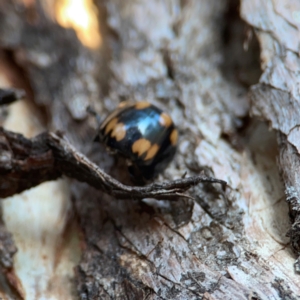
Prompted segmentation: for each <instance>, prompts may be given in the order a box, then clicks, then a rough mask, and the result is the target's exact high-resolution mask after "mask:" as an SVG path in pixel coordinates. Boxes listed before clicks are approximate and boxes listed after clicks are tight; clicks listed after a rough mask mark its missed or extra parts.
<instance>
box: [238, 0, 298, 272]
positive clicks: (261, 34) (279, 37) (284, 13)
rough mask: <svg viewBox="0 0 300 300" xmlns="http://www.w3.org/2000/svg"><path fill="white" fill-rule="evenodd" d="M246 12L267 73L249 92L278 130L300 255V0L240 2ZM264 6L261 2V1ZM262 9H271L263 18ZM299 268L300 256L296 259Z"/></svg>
mask: <svg viewBox="0 0 300 300" xmlns="http://www.w3.org/2000/svg"><path fill="white" fill-rule="evenodd" d="M241 4H242V5H241V14H242V17H243V18H244V19H245V20H246V21H247V22H248V23H249V24H251V25H252V26H253V27H254V28H255V33H256V36H257V37H258V39H259V42H260V45H261V48H262V52H261V61H262V70H263V74H262V76H261V78H260V80H259V83H258V84H256V85H255V86H253V87H252V89H251V92H250V99H251V113H252V114H253V115H255V116H258V117H260V118H262V119H263V120H265V121H267V122H268V123H269V125H270V127H271V128H272V129H274V130H276V131H277V139H278V144H279V156H278V165H279V167H280V171H281V175H282V179H283V182H284V186H285V194H286V198H287V202H288V204H289V208H290V217H291V221H292V227H291V230H290V231H289V236H290V237H291V243H292V247H293V249H294V251H295V252H296V254H297V255H298V256H299V255H300V190H299V189H300V185H299V183H300V177H299V176H300V175H299V174H300V173H299V167H300V165H299V157H300V156H299V151H300V143H299V140H300V139H299V138H300V135H299V134H300V131H299V125H300V113H299V111H300V91H299V80H300V77H299V69H300V58H299V50H300V23H299V20H300V17H299V11H300V3H299V1H296V0H295V1H288V3H285V4H284V1H265V2H264V3H263V5H262V3H261V2H260V1H251V0H243V1H241ZM261 5H262V6H261ZM260 11H265V12H266V14H265V16H264V17H263V18H262V17H261V15H260ZM295 269H296V271H297V272H299V271H300V261H299V259H298V260H297V262H296V264H295Z"/></svg>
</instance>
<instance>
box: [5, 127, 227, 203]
mask: <svg viewBox="0 0 300 300" xmlns="http://www.w3.org/2000/svg"><path fill="white" fill-rule="evenodd" d="M62 175H66V176H68V177H70V178H74V179H77V180H78V181H81V182H86V183H88V184H89V185H91V186H93V187H94V188H96V189H99V190H102V191H103V192H105V193H107V194H109V195H112V196H114V197H116V198H118V199H143V198H155V199H168V200H175V199H178V197H189V196H188V195H186V194H184V192H185V191H186V190H188V189H189V188H191V187H192V186H194V185H196V184H198V183H200V182H203V183H218V184H221V185H222V187H223V189H225V187H226V182H225V181H223V180H219V179H215V178H212V177H207V176H205V175H204V174H202V175H199V176H194V177H188V178H182V179H177V180H174V181H168V182H163V183H153V184H151V185H148V186H145V187H136V186H127V185H124V184H122V183H120V182H119V181H117V180H115V179H114V178H112V177H111V176H109V175H108V174H106V173H105V172H104V171H103V170H101V169H100V168H99V167H98V166H97V165H96V164H94V163H93V162H91V161H90V160H89V159H88V158H87V157H85V156H84V155H83V154H81V153H79V152H78V151H77V150H76V149H75V148H74V147H73V146H72V145H71V144H70V143H69V142H68V141H67V140H66V139H64V138H62V137H60V136H59V135H58V134H55V133H48V132H45V133H43V134H40V135H38V136H36V137H34V138H32V139H27V138H25V137H24V136H22V135H20V134H17V133H13V132H11V131H7V130H5V129H4V128H1V127H0V197H2V198H4V197H8V196H11V195H13V194H15V193H20V192H22V191H23V190H26V189H29V188H31V187H33V186H36V185H38V184H40V183H42V182H44V181H48V180H53V179H56V178H59V177H60V176H62Z"/></svg>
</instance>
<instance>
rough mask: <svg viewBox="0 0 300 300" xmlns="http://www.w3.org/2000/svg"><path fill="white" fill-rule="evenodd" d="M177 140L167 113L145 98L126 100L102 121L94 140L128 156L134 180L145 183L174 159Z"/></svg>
mask: <svg viewBox="0 0 300 300" xmlns="http://www.w3.org/2000/svg"><path fill="white" fill-rule="evenodd" d="M177 139H178V131H177V129H176V127H175V125H174V123H173V121H172V119H171V117H170V116H169V115H168V114H167V113H165V112H163V111H162V110H161V109H159V108H158V107H156V106H154V105H153V104H151V103H149V102H146V101H142V102H136V103H134V102H130V101H124V102H121V103H120V104H119V106H118V107H117V108H116V109H115V110H114V111H113V112H111V113H110V114H109V115H108V116H107V118H106V119H105V120H104V121H103V122H102V124H101V125H100V127H99V131H98V134H97V136H96V139H95V140H96V141H99V142H101V143H103V144H104V145H105V146H106V147H107V148H108V150H109V151H110V152H112V153H114V154H117V155H121V156H123V157H125V158H126V161H127V164H128V170H129V173H130V175H131V176H132V177H133V180H134V181H135V182H136V183H139V184H144V183H146V182H148V181H149V180H152V179H153V178H155V177H156V176H157V175H158V174H159V173H161V172H162V171H163V170H164V169H165V168H166V167H167V165H168V164H169V163H170V161H171V160H172V159H173V157H174V155H175V152H176V146H177Z"/></svg>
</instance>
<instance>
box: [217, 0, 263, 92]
mask: <svg viewBox="0 0 300 300" xmlns="http://www.w3.org/2000/svg"><path fill="white" fill-rule="evenodd" d="M239 7H240V1H239V0H229V1H228V10H227V12H226V14H225V15H224V22H225V26H224V31H223V34H222V37H223V45H224V52H223V53H224V59H223V65H222V66H221V71H222V72H223V74H224V77H225V78H226V79H227V80H229V81H233V82H235V83H236V82H238V83H239V84H241V85H243V86H244V87H246V88H249V87H250V86H251V85H253V84H256V83H258V81H259V78H260V76H261V74H262V70H261V68H260V47H259V43H258V40H257V38H256V36H255V34H254V32H253V29H252V28H251V27H250V26H249V25H247V24H246V23H245V22H244V21H243V20H242V19H241V18H240V14H239V9H240V8H239Z"/></svg>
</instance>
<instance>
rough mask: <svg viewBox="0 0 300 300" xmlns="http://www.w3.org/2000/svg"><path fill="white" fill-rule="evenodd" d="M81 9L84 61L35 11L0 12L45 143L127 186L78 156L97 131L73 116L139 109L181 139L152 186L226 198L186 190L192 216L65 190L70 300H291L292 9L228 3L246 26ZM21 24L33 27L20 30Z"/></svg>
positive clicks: (189, 6)
mask: <svg viewBox="0 0 300 300" xmlns="http://www.w3.org/2000/svg"><path fill="white" fill-rule="evenodd" d="M277 2H278V3H277ZM12 3H13V4H12ZM95 4H96V5H97V8H98V10H99V21H100V29H101V34H102V38H103V44H102V46H101V48H100V49H99V50H98V51H92V50H90V49H87V48H85V47H84V46H82V44H81V43H80V42H79V41H78V40H77V38H76V35H75V33H74V32H73V31H72V30H68V29H63V28H61V27H59V26H58V25H57V24H55V23H53V22H52V21H51V20H50V19H48V18H47V17H46V16H44V17H41V16H43V15H45V13H44V12H43V8H42V5H41V2H39V1H38V2H37V4H36V6H33V7H31V8H27V9H25V8H24V7H22V9H20V4H17V1H16V2H14V1H1V2H0V45H1V47H2V48H4V49H7V51H10V52H11V53H12V54H13V57H14V59H15V61H16V63H17V64H18V65H19V66H21V67H22V69H23V70H24V71H25V73H26V74H27V76H28V79H29V81H30V84H31V86H32V89H33V94H34V102H35V104H36V105H38V106H39V107H41V109H42V110H44V111H45V112H46V115H47V117H48V120H47V121H48V123H49V126H48V127H49V129H50V130H64V134H65V135H66V136H67V138H68V139H69V140H70V142H71V143H72V144H73V145H74V146H75V147H76V148H77V149H78V151H80V152H81V153H83V154H84V155H86V156H87V157H88V158H89V159H90V160H91V161H93V162H95V163H97V164H98V165H99V166H100V168H101V169H103V170H105V171H106V172H107V173H109V174H111V175H112V176H113V177H115V178H117V179H118V180H120V181H121V182H123V183H125V184H126V183H128V182H129V180H128V175H127V173H126V171H123V170H124V168H123V169H122V163H121V162H119V161H116V160H113V159H112V158H111V157H110V156H108V154H106V152H105V149H104V147H101V146H98V145H94V144H93V143H92V142H91V141H92V139H93V137H94V135H95V132H96V125H95V122H94V120H93V118H92V117H91V116H89V115H88V114H87V113H86V107H87V106H88V105H92V106H94V107H95V108H96V110H97V111H98V112H99V113H100V115H103V116H104V115H106V114H107V113H108V112H109V111H111V110H112V109H113V108H114V107H116V106H117V105H118V103H119V102H120V101H121V100H124V99H130V100H136V101H138V100H143V99H147V101H150V102H152V103H154V104H156V105H157V106H159V107H161V108H163V109H164V110H166V111H167V112H168V113H170V115H171V116H172V118H173V119H174V120H175V123H176V124H177V127H178V129H179V132H180V139H179V146H178V152H177V155H176V158H175V160H174V161H173V162H172V163H171V165H170V166H169V167H168V169H167V170H166V171H165V172H164V174H162V175H160V177H159V178H158V179H157V181H158V182H161V181H163V180H173V179H178V178H182V176H183V175H184V174H185V172H187V173H188V175H199V174H201V172H202V171H203V170H205V172H206V173H208V174H209V175H211V176H214V177H217V178H219V179H222V180H225V181H226V182H228V184H229V188H228V189H227V193H226V199H224V197H223V194H222V193H220V191H219V190H217V189H216V188H215V187H214V186H211V185H207V184H200V185H198V186H196V187H194V188H193V190H192V191H191V192H190V194H189V195H190V196H191V197H193V198H194V199H195V201H194V202H191V201H189V200H186V199H179V200H178V201H176V202H170V201H166V200H162V201H156V200H153V199H149V198H148V199H143V200H142V201H141V200H139V201H137V200H130V201H120V199H119V198H118V197H117V196H115V197H111V196H109V195H107V194H104V193H103V192H101V191H97V192H96V191H95V190H94V189H93V188H91V187H90V186H88V185H86V184H82V183H78V182H73V183H72V185H71V189H72V199H73V204H74V210H75V211H76V215H77V216H78V219H79V223H80V227H81V230H82V232H83V242H84V250H83V255H82V259H81V262H80V264H79V266H78V267H77V268H76V280H77V290H78V295H79V297H80V298H81V299H123V298H128V299H299V295H300V287H299V277H298V276H299V275H298V274H297V273H296V272H295V271H294V267H293V263H294V260H295V259H296V258H297V256H298V255H299V251H300V250H299V211H300V209H299V207H300V205H299V199H298V188H299V186H298V184H297V183H298V173H299V172H298V165H299V163H298V149H300V148H299V146H298V144H297V143H298V142H297V134H298V130H297V126H298V120H299V118H298V114H299V109H298V105H299V104H298V100H299V91H298V89H297V82H298V69H297V67H296V66H297V65H299V62H298V60H299V44H300V34H299V26H298V25H299V24H298V23H297V24H298V25H297V24H296V23H295V22H296V21H295V22H294V21H291V20H292V19H291V18H290V14H291V12H292V11H296V10H297V9H298V10H299V7H298V8H297V9H296V8H295V7H296V5H298V4H297V3H296V1H295V3H292V2H290V6H285V7H283V6H281V5H282V4H281V3H279V1H274V0H273V1H272V0H268V1H265V2H264V4H263V5H262V4H261V1H255V0H251V1H250V0H241V7H240V11H241V15H242V17H243V19H244V20H245V21H246V22H247V23H245V22H244V21H242V20H241V19H240V17H239V3H238V2H237V1H218V0H209V1H208V0H204V1H197V0H194V1H192V0H190V1H167V0H165V1H162V0H154V1H146V0H143V1H122V0H109V1H108V0H107V1H105V0H95ZM294 5H295V6H294ZM30 9H31V10H34V12H35V14H36V15H37V16H40V17H39V18H37V19H34V20H31V21H30V22H29V21H28V16H29V15H31V14H30V13H32V11H30ZM278 11H279V13H278ZM274 24H276V26H274ZM45 36H47V39H44V38H43V37H45ZM256 37H257V39H256ZM46 41H47V42H46ZM245 49H247V51H245ZM259 49H260V50H259ZM259 51H260V52H259ZM259 55H260V57H261V64H259V62H260V60H259ZM261 72H262V73H261ZM260 75H261V76H260ZM249 90H250V94H249V95H250V96H249V97H250V100H251V101H250V102H249V101H248V92H249ZM250 113H251V114H252V116H258V117H260V118H262V119H263V120H264V121H267V122H268V123H269V124H270V127H271V129H273V131H274V132H275V133H276V136H275V135H274V132H273V131H272V132H268V130H267V128H266V126H265V125H264V124H262V123H259V122H258V120H257V119H256V118H253V117H251V118H250V117H249V115H250ZM276 139H277V142H278V144H276ZM277 156H278V167H279V170H280V173H281V175H282V179H283V184H284V186H283V185H282V182H281V181H280V176H279V170H278V167H277V165H276V157H277ZM285 194H286V196H285ZM285 200H287V202H288V204H289V210H288V207H287V205H286V202H285ZM289 218H290V219H289ZM289 220H291V222H292V226H290V224H289ZM288 231H289V236H290V242H291V243H290V242H289V239H288V238H287V237H286V236H285V235H286V233H287V232H288ZM292 249H293V250H294V253H292V251H291V250H292ZM295 253H296V255H295ZM297 270H299V267H298V264H297V263H296V271H297Z"/></svg>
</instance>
